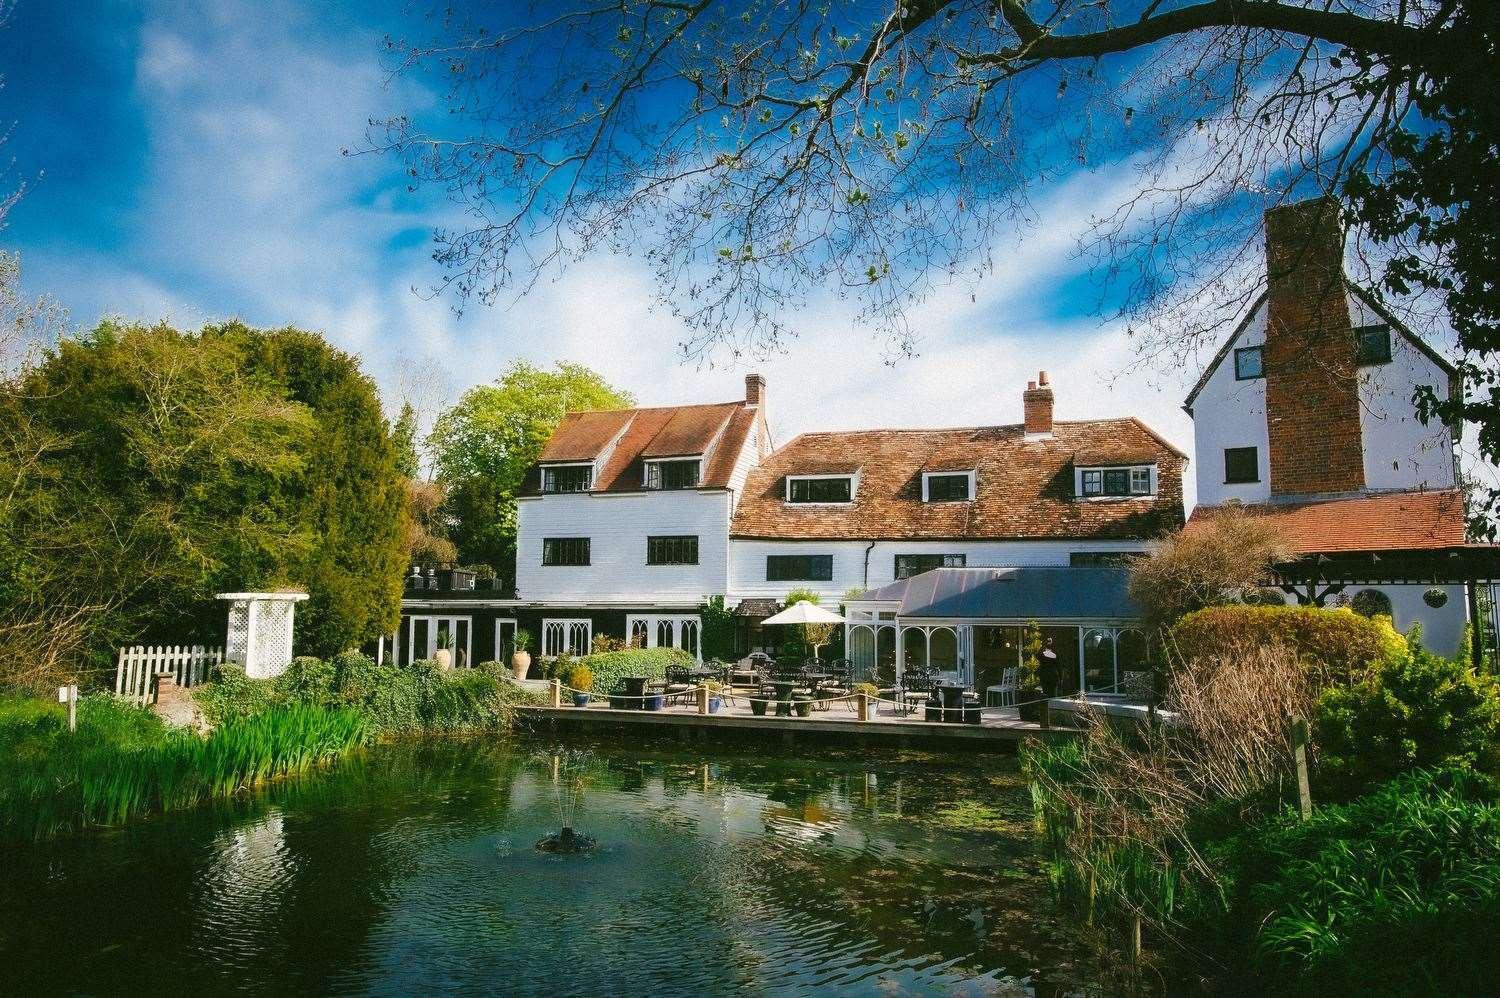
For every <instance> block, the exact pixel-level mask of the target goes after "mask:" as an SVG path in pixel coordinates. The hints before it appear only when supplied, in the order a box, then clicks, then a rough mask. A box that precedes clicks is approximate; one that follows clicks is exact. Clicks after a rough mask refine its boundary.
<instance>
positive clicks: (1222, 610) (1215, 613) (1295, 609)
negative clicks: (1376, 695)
mask: <svg viewBox="0 0 1500 998" xmlns="http://www.w3.org/2000/svg"><path fill="white" fill-rule="evenodd" d="M1273 643H1280V644H1286V645H1289V646H1290V647H1292V648H1295V649H1296V650H1297V653H1298V654H1299V655H1301V656H1302V658H1303V660H1304V661H1306V662H1307V663H1308V664H1309V666H1311V667H1313V668H1317V669H1319V670H1321V671H1322V672H1323V673H1324V674H1325V676H1326V678H1328V679H1330V680H1349V679H1353V678H1356V677H1359V676H1362V675H1364V674H1365V673H1367V672H1368V671H1369V669H1370V668H1371V667H1372V666H1373V665H1374V664H1375V663H1377V662H1380V661H1383V660H1384V659H1386V658H1388V657H1390V656H1392V655H1397V654H1400V653H1402V652H1404V651H1405V650H1406V639H1405V638H1403V637H1402V636H1401V635H1400V634H1399V633H1397V631H1396V629H1395V628H1394V627H1392V626H1391V621H1390V618H1389V617H1377V618H1374V619H1370V618H1368V617H1361V616H1360V615H1359V614H1357V613H1355V612H1354V611H1353V610H1349V609H1342V608H1341V609H1337V610H1325V609H1321V608H1319V607H1311V606H1214V607H1208V608H1207V609H1203V610H1196V611H1194V612H1192V613H1190V614H1188V615H1187V616H1185V617H1183V618H1182V620H1181V621H1179V622H1178V623H1177V626H1176V627H1174V628H1173V629H1172V645H1173V650H1174V651H1175V652H1176V653H1177V654H1179V655H1181V656H1183V657H1184V658H1196V657H1198V656H1201V655H1213V654H1219V653H1222V652H1224V651H1225V650H1230V649H1234V648H1237V647H1253V646H1257V645H1266V644H1273Z"/></svg>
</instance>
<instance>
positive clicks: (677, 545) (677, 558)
mask: <svg viewBox="0 0 1500 998" xmlns="http://www.w3.org/2000/svg"><path fill="white" fill-rule="evenodd" d="M646 564H648V565H696V564H698V538H697V537H696V536H682V537H647V538H646Z"/></svg>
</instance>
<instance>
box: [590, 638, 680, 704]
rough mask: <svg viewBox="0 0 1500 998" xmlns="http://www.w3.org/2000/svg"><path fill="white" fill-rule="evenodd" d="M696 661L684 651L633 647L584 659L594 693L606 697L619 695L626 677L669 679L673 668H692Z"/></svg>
mask: <svg viewBox="0 0 1500 998" xmlns="http://www.w3.org/2000/svg"><path fill="white" fill-rule="evenodd" d="M696 662H697V660H696V659H694V658H693V656H691V655H689V654H688V653H687V652H685V651H683V650H682V649H681V648H632V649H629V650H627V651H615V652H607V653H605V654H603V655H589V656H587V657H586V658H584V659H583V664H584V665H587V666H588V667H589V671H590V672H592V673H593V674H594V691H595V692H596V693H602V694H605V695H608V694H610V693H616V692H618V691H619V688H620V680H621V678H623V677H625V676H645V677H646V678H647V679H665V678H666V676H667V668H668V667H669V666H676V665H680V666H691V665H694V664H696Z"/></svg>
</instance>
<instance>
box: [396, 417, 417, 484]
mask: <svg viewBox="0 0 1500 998" xmlns="http://www.w3.org/2000/svg"><path fill="white" fill-rule="evenodd" d="M391 447H392V448H394V449H395V451H396V471H397V472H398V473H400V474H401V475H403V476H404V477H406V478H416V477H417V476H418V475H420V474H421V473H422V459H421V458H420V457H419V456H418V454H417V410H415V409H413V408H412V407H411V403H410V402H403V403H401V415H399V416H397V417H396V423H395V425H394V426H392V427H391Z"/></svg>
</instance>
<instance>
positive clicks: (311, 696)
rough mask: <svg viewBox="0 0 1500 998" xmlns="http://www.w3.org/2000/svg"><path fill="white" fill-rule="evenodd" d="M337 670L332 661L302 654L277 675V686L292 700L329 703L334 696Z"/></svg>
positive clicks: (278, 689) (280, 691)
mask: <svg viewBox="0 0 1500 998" xmlns="http://www.w3.org/2000/svg"><path fill="white" fill-rule="evenodd" d="M337 672H338V670H337V668H336V667H335V666H334V664H333V663H332V662H325V661H323V659H321V658H313V657H312V656H310V655H302V656H299V657H297V658H294V659H292V661H291V664H290V665H288V666H287V667H286V671H285V672H283V673H282V674H281V675H279V676H277V677H276V688H277V691H278V692H279V693H280V694H282V695H283V696H284V697H286V698H287V699H290V700H299V701H302V702H304V703H327V702H328V701H329V700H330V699H332V697H333V686H334V680H335V679H336V677H337Z"/></svg>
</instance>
